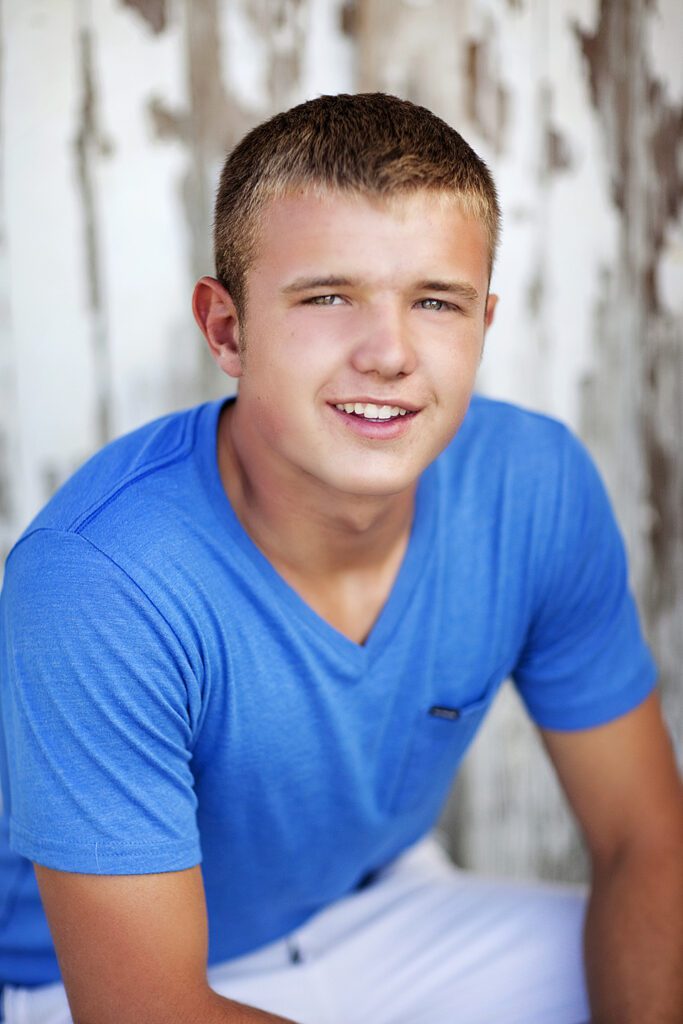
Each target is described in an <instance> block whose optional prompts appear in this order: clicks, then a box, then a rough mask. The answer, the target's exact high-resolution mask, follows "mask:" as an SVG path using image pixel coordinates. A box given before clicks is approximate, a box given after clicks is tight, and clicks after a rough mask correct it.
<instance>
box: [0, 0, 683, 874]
mask: <svg viewBox="0 0 683 1024" xmlns="http://www.w3.org/2000/svg"><path fill="white" fill-rule="evenodd" d="M682 51H683V8H682V7H681V4H680V0H658V2H655V0H506V2H504V0H462V2H455V0H356V2H355V3H354V2H342V0H251V2H249V0H118V2H116V0H0V146H1V148H2V156H1V163H0V555H2V556H4V555H5V554H6V552H7V551H8V549H9V547H10V545H11V543H12V540H13V539H14V538H15V537H16V535H17V534H18V532H19V531H20V530H21V528H22V527H23V526H24V525H25V524H26V522H27V521H28V520H29V518H30V517H31V516H32V515H33V514H34V513H35V511H36V510H37V509H38V508H39V507H40V506H41V504H43V503H44V501H45V500H46V499H47V498H48V496H49V495H50V494H51V493H52V491H53V490H54V489H55V487H57V486H58V485H59V483H60V482H61V481H62V480H64V479H65V477H66V476H68V475H69V474H70V473H71V472H72V471H73V470H74V469H75V468H76V467H77V466H78V465H79V464H80V463H81V462H82V461H83V460H84V459H85V458H86V457H87V456H88V455H89V454H90V453H91V452H92V451H93V450H95V449H96V448H98V447H100V446H101V445H102V444H103V443H104V442H105V441H107V440H108V439H109V438H111V437H113V436H115V435H117V434H120V433H122V432H124V431H127V430H129V429H131V428H133V427H135V426H137V425H138V424H140V423H142V422H144V421H146V420H148V419H151V418H152V417H154V416H157V415H161V414H163V413H165V412H167V411H169V410H171V409H175V408H180V407H183V406H187V405H190V404H193V403H196V402H199V401H202V400H204V399H206V398H212V397H216V396H218V395H220V394H221V393H224V392H226V391H227V389H228V382H227V381H226V379H225V378H224V377H222V376H220V375H219V374H218V371H217V370H215V368H214V366H213V364H212V363H211V362H210V360H209V358H208V355H207V354H205V352H204V345H203V341H202V339H201V336H200V335H199V332H198V331H197V329H196V327H195V326H194V322H193V320H192V317H191V313H190V304H189V300H190V294H191V289H192V285H193V283H194V280H195V279H196V278H197V277H198V276H199V275H201V274H204V273H207V272H209V273H211V272H212V263H211V257H210V237H209V236H210V221H211V213H210V210H211V201H212V195H213V190H214V187H215V182H216V177H217V174H218V170H219V168H220V165H221V162H222V160H223V157H224V155H225V152H226V150H227V149H228V148H229V147H230V146H231V145H232V144H233V143H234V142H235V141H236V140H237V139H238V138H239V137H240V136H241V135H242V134H243V133H244V131H245V130H247V129H248V128H249V127H250V126H251V125H253V124H255V123H256V122H258V121H260V120H262V119H263V118H264V117H266V116H267V115H269V114H270V113H271V112H274V111H275V110H277V109H281V108H284V107H288V106H290V105H292V104H293V103H296V102H299V101H301V100H303V99H306V98H308V97H310V96H314V95H316V94H319V93H321V92H341V91H348V92H354V91H365V90H377V89H380V90H384V91H389V92H394V93H397V94H399V95H401V96H405V97H407V98H409V99H412V100H415V101H417V102H420V103H423V104H425V105H427V106H429V107H431V108H432V109H434V110H435V111H436V112H437V113H439V114H440V115H441V116H443V117H445V118H446V119H447V120H448V121H449V122H451V123H452V124H453V125H454V126H455V127H457V128H458V129H459V130H460V131H461V132H462V133H463V135H465V137H466V138H467V139H468V140H469V141H470V142H471V143H472V144H473V146H474V147H475V149H476V150H477V151H478V152H480V153H481V155H482V156H483V157H484V158H485V159H486V160H487V161H489V163H490V164H491V166H492V168H493V170H494V173H495V175H496V178H497V181H498V183H499V186H500V191H501V196H502V204H503V210H504V220H505V226H504V236H503V247H502V252H501V256H500V260H499V264H498V267H497V270H496V273H495V281H494V286H495V290H496V291H498V292H499V293H500V294H501V297H502V299H501V303H500V306H499V313H498V316H497V321H496V325H495V327H494V329H493V330H492V332H491V334H490V335H489V339H488V342H487V352H486V355H485V359H484V363H483V366H482V370H481V377H480V388H481V390H483V391H485V392H487V393H489V394H493V395H496V396H500V397H504V398H510V399H512V400H514V401H518V402H520V403H522V404H526V405H528V406H531V407H533V408H537V409H541V410H544V411H548V412H550V413H552V414H554V415H557V416H559V417H561V418H563V419H564V420H565V421H567V422H568V423H569V424H570V425H571V426H573V427H574V428H575V429H576V430H577V431H578V433H579V434H580V435H581V436H582V437H583V438H584V439H585V440H586V441H587V443H588V445H589V446H590V448H591V450H592V451H593V453H594V455H595V457H596V459H597V461H598V463H599V465H600V467H601V469H602V471H603V474H604V477H605V479H606V481H607V484H608V488H609V490H610V493H611V495H612V498H613V502H614V504H615V507H616V510H617V514H618V517H619V519H620V522H621V525H622V528H623V530H624V533H625V537H626V540H627V544H628V548H629V552H630V556H631V568H632V579H633V585H634V587H635V590H636V592H637V595H638V598H639V603H640V608H641V611H642V614H643V618H644V623H645V628H646V632H647V635H648V637H649V640H650V642H651V645H652V647H653V649H654V651H655V654H656V657H657V659H658V661H659V664H660V667H661V679H662V688H663V695H664V701H665V708H666V713H667V716H668V720H669V724H670V726H671V729H672V732H673V733H674V735H675V737H676V740H677V744H678V747H679V750H680V749H681V747H682V746H683V693H682V687H681V673H682V671H683V669H682V668H681V666H683V453H682V447H683V446H682V444H681V439H682V438H683V346H682V340H681V335H682V325H683V218H682V211H681V207H682V200H683V143H682V128H683V61H682V60H681V52H682ZM444 823H445V825H446V827H447V829H448V833H449V836H450V841H451V844H452V849H453V852H454V854H455V855H456V857H457V858H458V859H459V860H460V861H461V862H463V863H465V864H469V865H475V866H477V867H480V868H482V869H483V870H486V871H498V872H505V873H509V874H515V875H542V876H545V877H550V878H565V879H579V878H582V877H583V876H584V872H585V863H584V858H583V854H582V851H581V849H580V844H579V842H578V838H577V836H576V833H575V831H574V829H573V827H572V825H571V824H570V822H569V818H568V816H567V813H566V810H565V807H564V804H563V801H562V797H561V795H560V793H559V792H558V787H557V784H556V783H555V781H554V779H553V777H552V774H551V772H550V769H549V768H548V766H547V765H546V763H545V760H544V758H543V755H542V753H541V751H540V749H539V744H538V740H537V739H536V736H535V733H534V731H533V729H532V728H531V726H530V725H529V724H528V722H527V721H526V719H525V718H524V716H523V714H522V713H521V711H520V707H519V704H518V701H517V698H516V696H515V694H514V692H513V691H512V689H511V688H510V687H508V688H507V689H506V690H505V691H504V693H503V694H502V695H501V698H500V699H499V701H498V703H497V705H496V708H495V709H494V711H493V713H492V714H491V716H490V718H489V719H488V721H487V723H486V725H485V727H484V729H483V731H482V734H481V735H480V737H479V738H478V739H477V741H476V743H475V746H474V748H473V750H472V752H471V754H470V756H469V758H468V761H467V765H466V769H465V770H464V772H463V774H462V776H461V778H460V779H459V781H458V783H457V784H456V787H455V790H454V793H453V797H452V799H451V801H450V802H449V806H448V808H447V811H446V814H445V817H444Z"/></svg>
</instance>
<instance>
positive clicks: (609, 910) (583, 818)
mask: <svg viewBox="0 0 683 1024" xmlns="http://www.w3.org/2000/svg"><path fill="white" fill-rule="evenodd" d="M542 736H543V740H544V742H545V744H546V747H547V749H548V752H549V754H550V757H551V758H552V760H553V763H554V765H555V768H556V770H557V773H558V776H559V778H560V781H561V783H562V785H563V787H564V790H565V792H566V794H567V797H568V799H569V802H570V804H571V806H572V808H573V810H574V812H575V814H576V816H577V818H578V820H579V822H580V824H581V826H582V828H583V832H584V835H585V838H586V842H587V844H588V848H589V851H590V854H591V860H592V869H593V871H592V885H591V897H590V903H589V907H588V915H587V920H586V929H585V958H586V972H587V979H588V989H589V995H590V1001H591V1008H592V1012H593V1024H643V1022H644V1021H648V1022H651V1024H678V1022H679V1021H680V1020H681V1019H682V1018H681V1013H682V1012H683V789H682V788H681V781H680V779H679V777H678V773H677V769H676V763H675V759H674V756H673V751H672V747H671V743H670V740H669V736H668V734H667V732H666V728H665V726H664V723H663V721H662V716H661V711H660V706H659V701H658V698H657V696H656V695H655V694H652V695H650V697H648V698H647V700H645V701H644V703H643V704H641V705H640V706H639V707H638V708H636V709H635V710H634V711H631V712H630V713H629V714H627V715H624V716H623V717H622V718H619V719H617V720H616V721H614V722H611V723H609V724H607V725H603V726H599V727H597V728H594V729H587V730H582V731H580V732H573V733H569V732H556V731H554V730H542Z"/></svg>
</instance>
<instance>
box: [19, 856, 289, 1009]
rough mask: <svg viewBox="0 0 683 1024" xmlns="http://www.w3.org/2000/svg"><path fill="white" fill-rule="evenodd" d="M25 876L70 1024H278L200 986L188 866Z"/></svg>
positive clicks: (197, 891)
mask: <svg viewBox="0 0 683 1024" xmlns="http://www.w3.org/2000/svg"><path fill="white" fill-rule="evenodd" d="M35 870H36V876H37V878H38V884H39V886H40V893H41V896H42V900H43V904H44V906H45V911H46V913H47V917H48V921H49V924H50V929H51V931H52V936H53V939H54V942H55V947H56V950H57V956H58V959H59V965H60V969H61V972H62V978H63V980H64V985H65V987H66V992H67V995H68V997H69V1005H70V1007H71V1013H72V1016H73V1019H74V1024H140V1021H144V1022H145V1024H261V1022H262V1024H276V1022H281V1024H286V1022H285V1021H284V1018H282V1017H274V1016H272V1015H271V1014H269V1013H265V1012H264V1011H262V1010H256V1009H253V1008H251V1007H248V1006H244V1005H242V1004H240V1003H236V1002H233V1001H232V1000H229V999H223V998H222V997H221V996H219V995H217V994H216V993H215V992H213V991H212V990H211V989H210V988H209V985H208V982H207V977H206V957H207V948H208V932H207V921H206V904H205V900H204V887H203V884H202V876H201V871H200V869H199V868H198V867H195V868H190V869H188V870H186V871H172V872H165V873H163V874H153V875H85V874H74V873H71V872H64V871H55V870H52V869H50V868H45V867H41V866H40V865H36V866H35ZM290 1024H291V1022H290Z"/></svg>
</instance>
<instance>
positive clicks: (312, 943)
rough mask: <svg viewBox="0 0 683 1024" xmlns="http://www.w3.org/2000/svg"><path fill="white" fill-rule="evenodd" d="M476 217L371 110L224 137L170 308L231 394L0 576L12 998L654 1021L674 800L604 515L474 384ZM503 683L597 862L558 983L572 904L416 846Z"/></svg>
mask: <svg viewBox="0 0 683 1024" xmlns="http://www.w3.org/2000/svg"><path fill="white" fill-rule="evenodd" d="M498 222H499V213H498V204H497V201H496V194H495V189H494V186H493V183H492V181H491V178H490V175H489V173H488V171H487V169H486V167H485V165H484V164H483V163H482V162H481V160H479V158H478V157H477V156H476V155H475V154H474V153H473V152H472V150H471V149H470V148H469V146H467V144H466V143H465V142H464V141H463V140H462V139H461V138H460V136H459V135H458V134H457V133H456V132H454V131H453V130H452V129H451V128H449V127H448V126H447V125H445V124H444V123H443V122H441V121H440V120H439V119H438V118H436V117H434V116H433V115H432V114H430V113H429V112H428V111H426V110H423V109H421V108H419V107H415V106H413V105H411V104H409V103H406V102H403V101H401V100H398V99H395V98H392V97H387V96H382V95H372V96H339V97H322V98H320V99H318V100H315V101H312V102H309V103H305V104H303V105H301V106H299V107H296V108H294V109H293V110H291V111H289V112H287V113H284V114H281V115H278V116H277V117H275V118H274V119H272V120H271V121H270V122H268V123H267V124H265V125H261V126H260V127H258V128H256V129H255V130H254V131H253V132H251V133H250V134H249V135H248V136H247V137H246V138H245V139H244V140H243V141H242V143H241V144H240V145H239V146H238V147H237V148H236V150H235V151H234V152H233V154H232V155H231V156H230V157H229V159H228V161H227V163H226V166H225V168H224V171H223V176H222V179H221V185H220V190H219V194H218V200H217V208H216V229H215V242H216V265H217V278H216V279H213V278H208V277H207V278H203V279H202V280H201V281H200V282H199V283H198V285H197V287H196V290H195V295H194V310H195V315H196V318H197V321H198V323H199V325H200V327H201V329H202V331H203V332H204V334H205V336H206V339H207V341H208V343H209V346H210V349H211V352H212V354H213V356H214V358H215V360H216V362H217V364H218V366H219V367H220V369H221V370H222V371H224V372H225V373H226V374H228V375H229V376H231V377H235V378H238V379H239V394H238V397H237V399H236V400H229V401H224V402H218V403H211V404H208V405H204V406H201V407H199V408H197V409H193V410H190V411H189V412H184V413H180V414H176V415H172V416H169V417H167V418H165V419H163V420H161V421H159V422H156V423H154V424H150V425H149V426H147V427H144V428H142V429H141V430H139V431H136V432H135V433H134V434H132V435H129V436H128V437H125V438H122V439H121V440H119V441H117V442H115V443H114V444H112V445H110V446H108V447H107V448H106V449H105V450H104V451H103V452H101V453H100V454H99V455H97V456H95V458H94V459H93V460H91V461H90V462H89V463H88V464H87V465H86V466H85V467H83V468H82V469H81V470H80V471H79V472H78V473H77V474H76V475H75V477H73V478H72V480H71V481H69V482H68V483H67V484H66V486H65V487H64V488H62V490H61V491H60V492H59V493H58V494H57V495H56V496H55V498H53V500H52V501H51V502H50V503H49V505H48V506H47V507H46V508H45V509H44V510H43V512H42V513H41V514H40V515H39V516H38V518H37V519H36V520H35V521H34V523H33V524H32V525H31V526H30V527H29V529H28V530H27V531H26V533H25V534H24V535H23V537H22V538H21V539H20V541H19V542H18V544H17V545H16V546H15V548H14V550H13V552H12V554H11V556H10V558H9V560H8V564H7V572H6V582H5V589H4V593H3V599H2V619H1V622H2V627H1V628H2V662H1V665H2V712H3V720H4V744H5V748H4V753H3V756H2V758H0V763H1V764H2V775H3V791H4V800H5V811H6V816H7V817H6V821H7V824H6V825H5V828H4V831H3V833H2V843H3V845H2V859H1V860H0V869H1V870H2V874H3V878H4V884H5V893H6V895H5V898H4V906H3V909H2V924H1V925H0V951H1V952H0V966H1V967H2V969H3V971H4V977H5V979H6V981H7V982H8V985H7V987H6V992H5V1014H6V1018H7V1019H8V1020H10V1021H13V1022H16V1021H19V1020H21V1021H23V1022H28V1021H31V1022H36V1021H44V1022H47V1021H50V1022H55V1021H66V1020H69V1019H70V1017H69V1013H71V1014H72V1015H73V1019H74V1020H75V1021H76V1022H87V1024H109V1022H112V1024H113V1022H116V1024H127V1022H131V1024H133V1022H135V1024H138V1022H140V1021H144V1022H146V1024H155V1022H159V1024H161V1022H163V1024H168V1022H170V1021H174V1022H182V1024H190V1022H202V1024H204V1022H206V1024H213V1022H216V1024H218V1022H226V1024H228V1022H240V1021H244V1022H247V1021H249V1022H252V1021H253V1022H254V1024H256V1022H260V1021H263V1022H264V1024H265V1022H266V1021H270V1020H281V1019H284V1018H287V1019H290V1020H294V1021H298V1022H300V1024H320V1022H322V1021H329V1022H339V1024H352V1022H359V1024H360V1022H363V1024H367V1022H372V1024H402V1022H411V1024H417V1022H425V1024H452V1022H455V1024H480V1022H481V1024H483V1022H486V1024H492V1022H495V1024H505V1022H513V1021H515V1022H524V1024H535V1022H549V1024H550V1022H552V1024H580V1022H582V1021H587V1020H588V1019H589V1017H591V1019H592V1020H593V1021H594V1022H595V1024H607V1022H614V1024H629V1022H637V1024H644V1022H648V1021H652V1022H655V1021H656V1022H659V1024H667V1022H669V1024H674V1021H677V1020H679V1019H680V1018H679V1016H678V1014H679V1011H680V1007H681V999H682V993H683V989H682V988H681V980H680V977H681V974H682V973H683V972H681V971H680V966H681V934H680V924H681V915H680V908H681V901H682V899H683V877H682V872H681V863H680V843H681V839H682V838H683V809H682V804H681V790H680V784H679V781H678V778H677V774H676V769H675V765H674V760H673V757H672V753H671V747H670V744H669V741H668V738H667V735H666V732H665V729H664V727H663V725H662V720H661V716H660V711H659V708H658V704H657V698H656V696H655V695H654V692H653V685H654V669H653V666H652V662H651V659H650V657H649V655H648V653H647V650H646V648H645V646H644V644H643V642H642V639H641V636H640V632H639V629H638V624H637V618H636V613H635V610H634V606H633V602H632V599H631V597H630V596H629V593H628V588H627V582H626V566H625V560H624V553H623V549H622V544H621V541H620V538H619V534H618V531H617V529H616V527H615V524H614V521H613V518H612V515H611V512H610V509H609V505H608V502H607V499H606V497H605V493H604V490H603V488H602V485H601V483H600V481H599V479H598V477H597V474H596V472H595V470H594V468H593V466H592V464H591V462H590V460H589V459H588V456H587V455H586V453H585V451H584V449H583V448H582V447H581V446H580V444H579V443H578V442H577V441H576V440H575V439H574V438H573V437H572V436H571V435H570V434H569V433H568V432H567V431H566V430H565V429H564V428H563V427H561V426H560V425H559V424H557V423H556V422H554V421H552V420H550V419H547V418H545V417H542V416H537V415H534V414H530V413H527V412H523V411H521V410H518V409H516V408H514V407H511V406H508V405H505V404H502V403H497V402H492V401H487V400H483V399H479V398H475V399H474V400H473V401H472V402H471V396H472V389H473V386H474V380H475V374H476V370H477V366H478V364H479V361H480V358H481V353H482V347H483V343H484V335H485V332H486V328H487V327H488V326H489V325H490V323H491V321H492V319H493V314H494V309H495V304H496V298H495V296H493V295H491V294H490V293H489V281H490V274H491V267H492V263H493V258H494V253H495V247H496V242H497V237H498ZM470 402H471V404H470ZM509 675H512V676H513V677H514V679H515V681H516V684H517V686H518V687H519V690H520V692H521V694H522V697H523V698H524V700H525V702H526V705H527V707H528V709H529V712H530V714H531V715H532V717H533V718H534V720H535V721H536V723H537V724H538V725H539V727H540V729H541V730H542V734H543V737H544V740H545V743H546V746H547V748H548V751H549V754H550V756H551V758H552V760H553V762H554V764H555V766H556V768H557V771H558V773H559V776H560V779H561V781H562V783H563V785H564V787H565V790H566V792H567V795H568V797H569V800H570V802H571V804H572V807H573V809H574V811H575V812H576V815H577V817H578V819H579V821H580V823H581V825H582V827H583V830H584V833H585V837H586V842H587V844H588V847H589V850H590V853H591V857H592V865H593V879H592V889H591V897H590V902H589V905H588V912H587V917H586V927H585V980H584V967H583V961H584V958H583V956H582V953H581V933H582V927H583V918H584V904H583V901H582V899H581V898H580V897H579V896H578V895H576V894H575V893H574V892H568V891H565V890H563V889H558V888H552V887H540V886H538V887H532V886H517V885H511V884H502V883H496V884H494V883H484V882H481V881H476V880H473V879H469V878H468V877H467V876H465V875H464V874H463V873H462V872H459V871H457V870H456V869H454V868H453V867H451V866H450V865H449V863H448V862H447V859H446V858H445V856H444V855H443V854H441V853H440V851H439V849H438V847H437V846H436V845H435V843H434V840H433V839H431V838H430V837H429V832H430V829H431V828H432V826H433V825H434V822H435V820H436V819H437V817H438V814H439V810H440V808H441V806H442V803H443V801H444V799H445V797H446V794H447V791H448V788H449V785H450V783H451V780H452V777H453V774H454V772H455V769H456V767H457V765H458V763H459V762H460V760H461V758H462V755H463V753H464V751H465V749H466V747H467V745H468V743H469V742H470V740H471V738H472V736H473V735H474V732H475V731H476V729H477V727H478V725H479V724H480V722H481V720H482V718H483V716H484V714H485V712H486V710H487V709H488V707H489V706H490V704H491V702H492V700H493V698H494V695H495V693H496V690H497V689H498V687H499V685H500V684H501V682H502V681H503V680H504V679H505V678H506V677H507V676H509ZM31 862H33V863H34V864H35V873H36V875H37V880H38V884H39V886H40V895H41V896H42V902H43V904H44V907H45V912H46V918H45V917H43V914H42V911H41V907H40V903H39V899H38V892H37V889H36V884H35V880H34V875H33V869H32V867H31ZM200 864H201V866H200ZM47 922H49V931H48V924H47ZM50 933H51V936H52V939H51V937H50ZM52 940H54V948H55V949H56V957H55V952H54V949H53V946H52ZM207 964H208V970H207ZM62 981H63V983H64V985H65V988H66V994H65V990H64V989H63V988H62V984H61V982H62ZM67 994H68V1000H69V1004H70V1008H71V1009H70V1011H69V1009H68V1008H67V1003H66V997H67ZM589 1001H590V1007H591V1008H590V1009H589V1005H588V1004H589ZM273 1014H275V1015H277V1016H272V1015H273Z"/></svg>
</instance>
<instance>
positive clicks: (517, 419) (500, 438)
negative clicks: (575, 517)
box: [463, 394, 568, 445]
mask: <svg viewBox="0 0 683 1024" xmlns="http://www.w3.org/2000/svg"><path fill="white" fill-rule="evenodd" d="M463 426H465V427H468V428H470V429H471V430H472V432H473V433H476V434H477V435H478V436H482V437H487V438H488V437H492V438H493V439H494V440H495V441H496V443H497V444H498V445H506V444H510V445H515V444H519V443H520V442H527V441H529V440H534V441H536V442H537V443H538V444H539V445H540V444H547V443H550V444H557V443H559V442H560V440H561V438H562V437H563V436H564V435H565V434H566V433H567V432H568V428H567V426H566V425H565V424H564V423H562V422H561V421H560V420H559V419H557V418H556V417H554V416H549V415H548V414H547V413H544V412H539V411H538V410H535V409H527V408H525V407H524V406H521V405H517V404H515V403H513V402H508V401H504V400H502V399H500V398H490V397H488V396H486V395H481V394H475V395H473V396H472V401H471V403H470V408H469V410H468V413H467V416H466V418H465V423H464V424H463Z"/></svg>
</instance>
